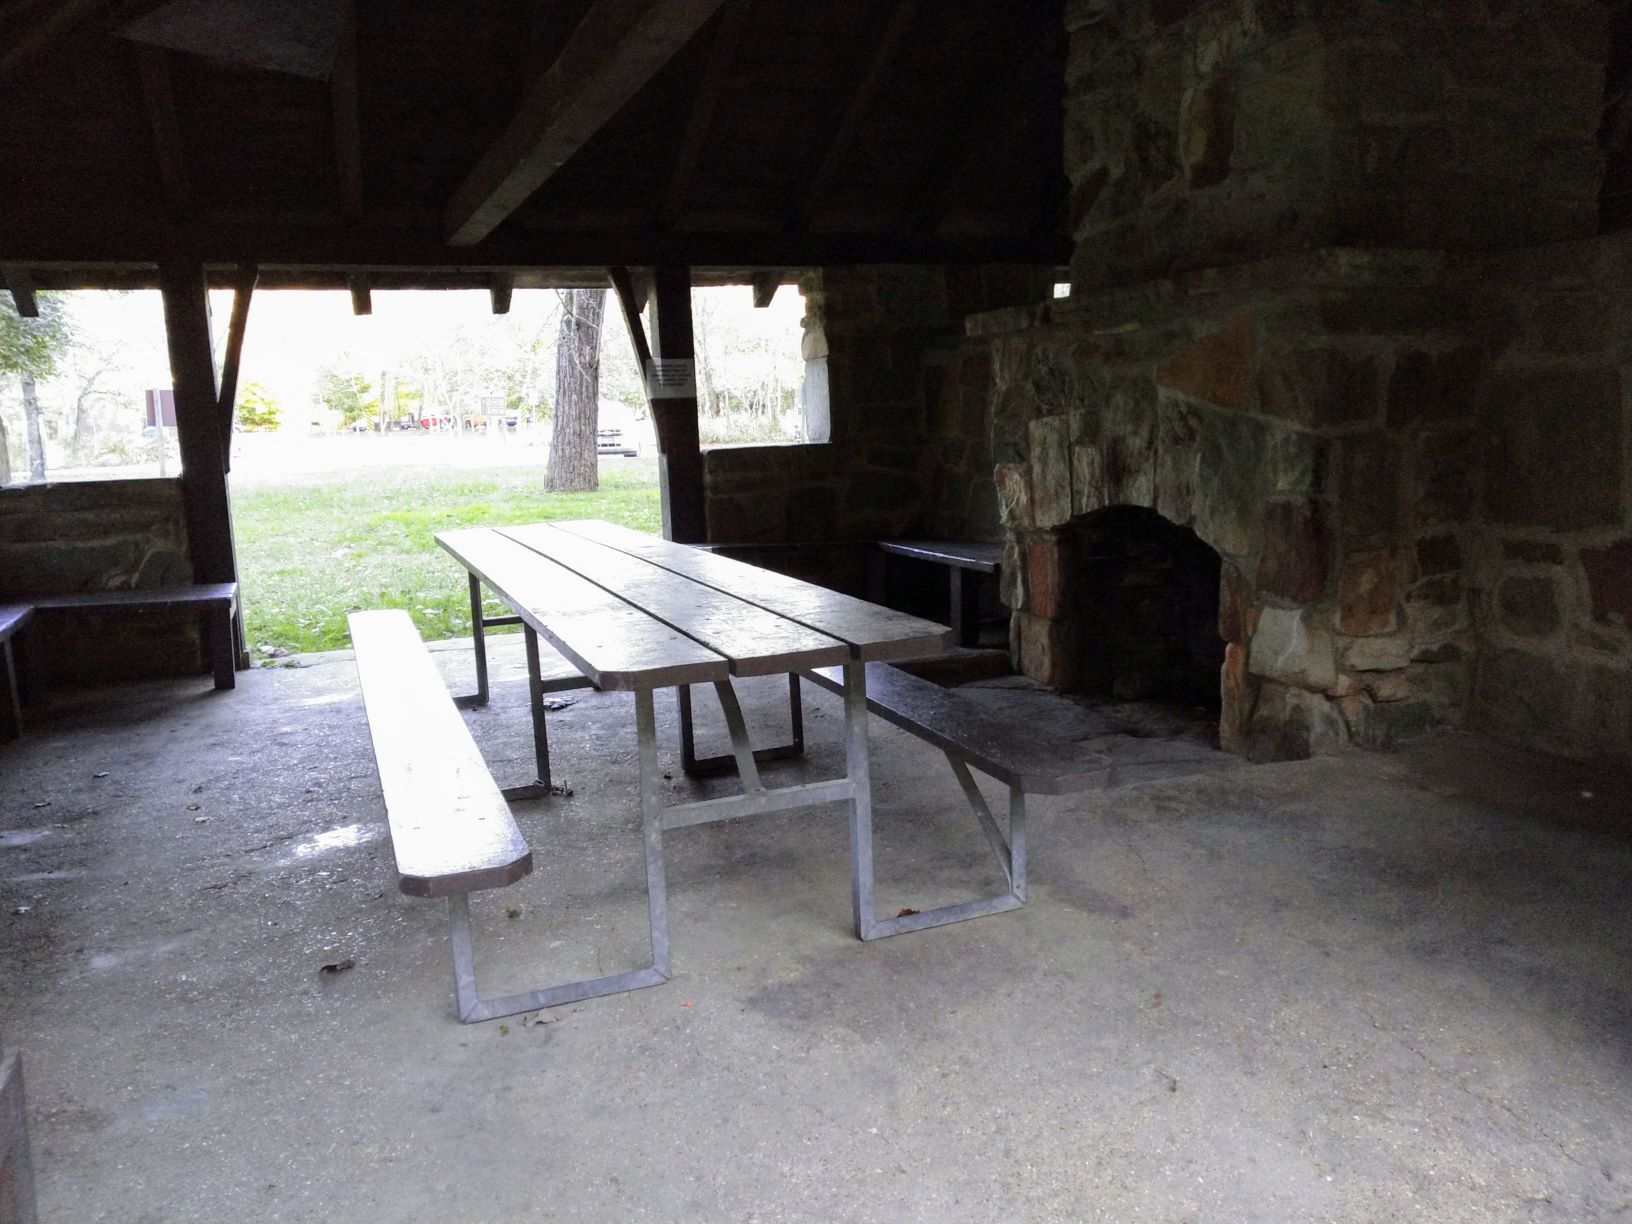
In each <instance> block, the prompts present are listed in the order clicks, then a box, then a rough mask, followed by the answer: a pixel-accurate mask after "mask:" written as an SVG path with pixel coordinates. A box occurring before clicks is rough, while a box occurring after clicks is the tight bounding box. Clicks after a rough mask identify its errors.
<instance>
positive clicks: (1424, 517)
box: [1412, 427, 1483, 526]
mask: <svg viewBox="0 0 1632 1224" xmlns="http://www.w3.org/2000/svg"><path fill="white" fill-rule="evenodd" d="M1482 472H1483V463H1482V455H1481V454H1480V450H1479V443H1478V439H1477V436H1476V434H1475V432H1474V431H1473V430H1472V429H1471V428H1468V427H1455V428H1448V429H1434V430H1431V431H1429V432H1426V433H1424V434H1423V435H1422V436H1421V437H1419V438H1418V439H1417V445H1416V484H1415V488H1414V493H1415V496H1414V497H1413V498H1412V502H1413V507H1414V510H1415V515H1416V519H1417V522H1418V523H1419V524H1421V525H1424V526H1426V525H1430V524H1436V523H1462V522H1467V521H1468V520H1469V519H1471V518H1472V517H1473V510H1474V503H1475V501H1476V500H1477V498H1478V490H1479V483H1480V479H1481V476H1482Z"/></svg>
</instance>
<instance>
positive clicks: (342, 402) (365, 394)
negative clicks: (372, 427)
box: [317, 366, 380, 425]
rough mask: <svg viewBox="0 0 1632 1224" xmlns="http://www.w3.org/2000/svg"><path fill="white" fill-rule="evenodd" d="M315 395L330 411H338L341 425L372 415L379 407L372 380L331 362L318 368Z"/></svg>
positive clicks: (376, 412)
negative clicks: (338, 367) (335, 365)
mask: <svg viewBox="0 0 1632 1224" xmlns="http://www.w3.org/2000/svg"><path fill="white" fill-rule="evenodd" d="M317 397H318V399H320V400H322V401H323V406H324V407H325V408H327V409H328V410H329V411H330V412H334V413H338V414H339V417H340V424H341V425H350V424H351V423H352V422H354V421H361V420H364V419H367V418H371V417H373V416H375V415H377V414H378V413H379V411H380V401H379V400H377V399H375V398H374V384H373V383H371V382H370V381H369V380H368V379H367V378H365V377H364V376H363V375H361V374H356V373H353V372H351V371H349V370H342V369H337V368H336V367H334V366H324V367H323V368H322V369H321V370H319V371H318V372H317Z"/></svg>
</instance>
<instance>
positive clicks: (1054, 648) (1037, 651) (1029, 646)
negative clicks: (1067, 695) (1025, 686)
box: [1014, 612, 1076, 688]
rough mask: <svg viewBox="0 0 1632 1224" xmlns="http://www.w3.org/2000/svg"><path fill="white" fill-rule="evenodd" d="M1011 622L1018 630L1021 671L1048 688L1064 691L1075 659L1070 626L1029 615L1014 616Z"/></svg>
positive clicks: (1019, 613) (1022, 613)
mask: <svg viewBox="0 0 1632 1224" xmlns="http://www.w3.org/2000/svg"><path fill="white" fill-rule="evenodd" d="M1014 620H1015V622H1016V623H1017V624H1018V626H1019V635H1020V669H1021V671H1023V672H1024V673H1025V674H1026V675H1028V676H1030V677H1031V678H1032V679H1033V680H1035V681H1037V682H1038V683H1039V684H1046V685H1048V686H1049V687H1050V688H1066V687H1068V686H1069V685H1070V684H1071V681H1072V673H1071V667H1072V664H1073V661H1074V659H1075V657H1076V656H1075V635H1074V633H1073V630H1072V628H1071V626H1070V625H1069V624H1067V623H1066V622H1065V621H1057V620H1046V619H1044V618H1043V617H1040V616H1032V615H1031V614H1030V613H1029V612H1016V613H1015V614H1014Z"/></svg>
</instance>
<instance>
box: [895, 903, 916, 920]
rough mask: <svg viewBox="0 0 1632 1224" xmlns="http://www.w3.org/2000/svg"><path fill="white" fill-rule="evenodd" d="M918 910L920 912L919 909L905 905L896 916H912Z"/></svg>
mask: <svg viewBox="0 0 1632 1224" xmlns="http://www.w3.org/2000/svg"><path fill="white" fill-rule="evenodd" d="M917 912H918V911H917V910H915V909H912V908H910V907H909V906H905V905H903V906H902V907H901V912H900V913H899V914H897V915H896V917H897V918H911V917H912V916H913V915H914V914H916V913H917Z"/></svg>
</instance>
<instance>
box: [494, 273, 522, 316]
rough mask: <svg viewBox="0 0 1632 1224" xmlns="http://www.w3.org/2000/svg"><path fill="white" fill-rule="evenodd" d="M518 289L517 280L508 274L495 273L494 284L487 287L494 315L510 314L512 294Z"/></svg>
mask: <svg viewBox="0 0 1632 1224" xmlns="http://www.w3.org/2000/svg"><path fill="white" fill-rule="evenodd" d="M515 287H516V278H515V277H514V276H512V275H511V274H510V273H508V272H495V273H493V283H492V284H490V285H489V286H488V287H487V295H488V298H489V299H490V300H491V301H492V303H493V313H494V314H509V313H510V294H511V292H512V291H513V290H514V289H515Z"/></svg>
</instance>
